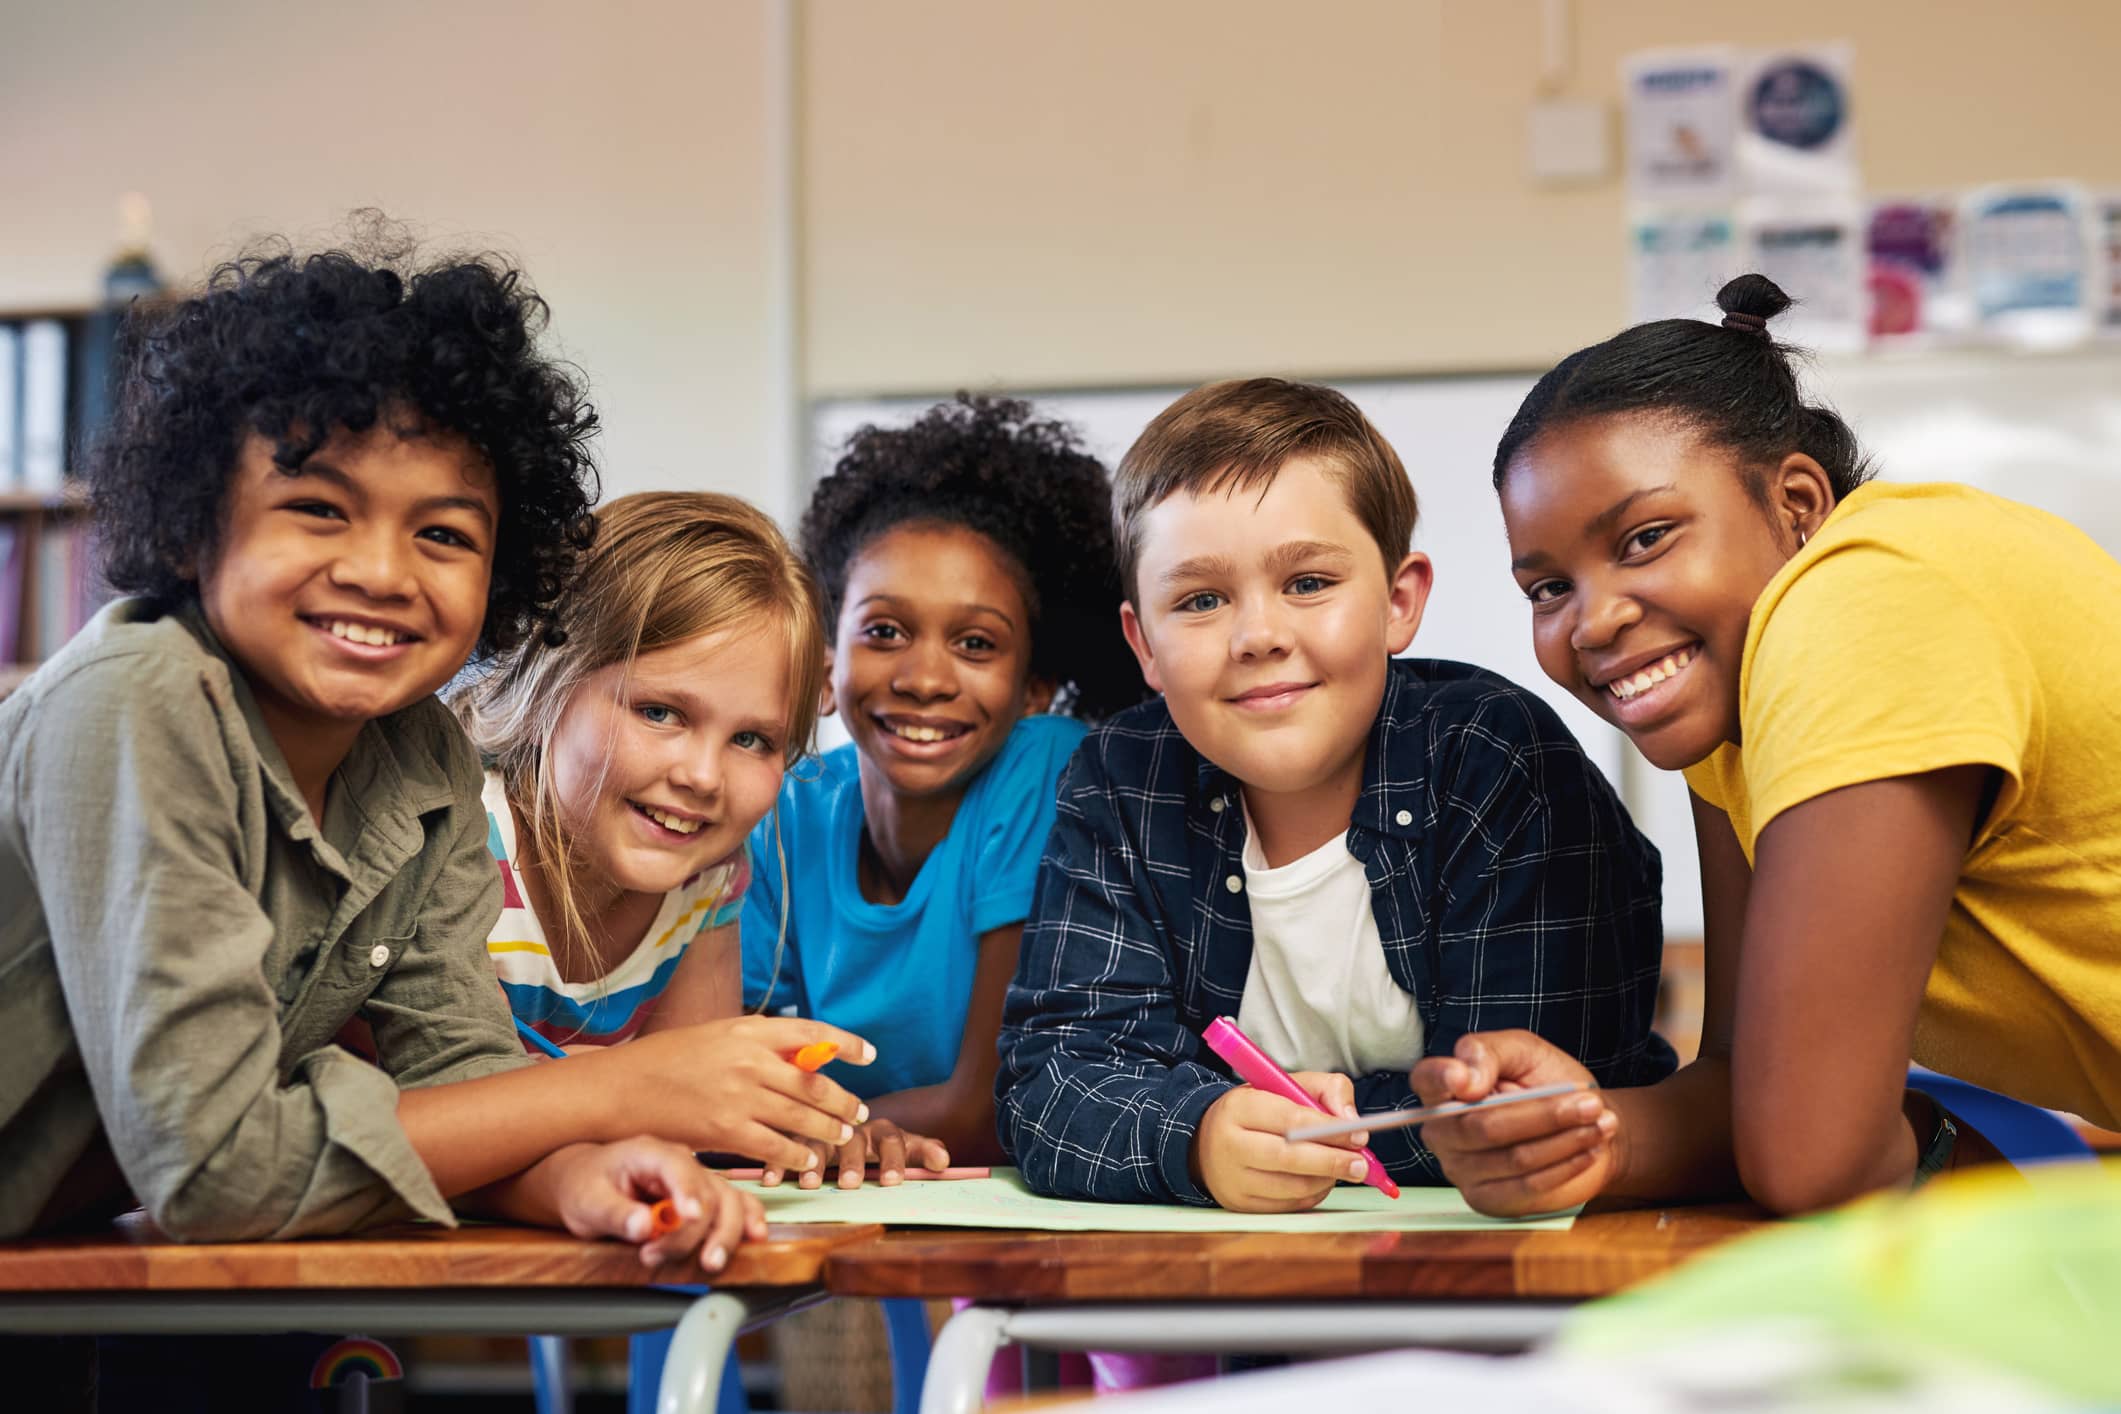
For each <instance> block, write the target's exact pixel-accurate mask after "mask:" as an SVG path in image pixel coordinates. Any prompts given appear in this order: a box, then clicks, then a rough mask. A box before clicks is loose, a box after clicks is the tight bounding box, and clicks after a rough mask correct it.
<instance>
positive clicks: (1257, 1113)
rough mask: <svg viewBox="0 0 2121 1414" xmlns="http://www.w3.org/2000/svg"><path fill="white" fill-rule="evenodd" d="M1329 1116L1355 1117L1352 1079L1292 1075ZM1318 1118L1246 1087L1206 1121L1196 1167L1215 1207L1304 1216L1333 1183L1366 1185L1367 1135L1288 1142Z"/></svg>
mask: <svg viewBox="0 0 2121 1414" xmlns="http://www.w3.org/2000/svg"><path fill="white" fill-rule="evenodd" d="M1289 1078H1290V1079H1291V1080H1294V1081H1295V1082H1296V1083H1297V1084H1298V1085H1300V1086H1301V1087H1303V1090H1304V1093H1305V1094H1307V1095H1309V1096H1310V1097H1311V1098H1312V1099H1314V1100H1316V1101H1318V1103H1319V1104H1321V1105H1323V1106H1325V1109H1326V1113H1328V1114H1331V1115H1341V1116H1350V1117H1352V1116H1353V1115H1354V1113H1355V1083H1354V1082H1353V1081H1351V1080H1349V1079H1348V1077H1347V1076H1345V1075H1333V1074H1328V1073H1324V1072H1320V1071H1315V1070H1299V1071H1297V1072H1296V1073H1295V1074H1293V1075H1291V1076H1290V1077H1289ZM1317 1119H1318V1114H1317V1112H1316V1111H1315V1110H1307V1109H1305V1108H1304V1107H1303V1106H1302V1105H1299V1104H1297V1103H1296V1102H1295V1101H1294V1100H1284V1099H1283V1098H1282V1097H1281V1096H1279V1095H1270V1094H1268V1093H1267V1092H1266V1091H1264V1090H1255V1089H1253V1088H1252V1087H1251V1086H1249V1085H1240V1086H1238V1087H1237V1088H1236V1089H1234V1090H1231V1091H1229V1092H1228V1093H1227V1094H1225V1095H1224V1096H1223V1097H1222V1098H1221V1099H1219V1100H1217V1101H1216V1102H1215V1103H1214V1104H1212V1105H1210V1106H1208V1112H1207V1113H1206V1114H1204V1115H1202V1116H1201V1120H1200V1132H1199V1133H1198V1134H1196V1135H1194V1136H1193V1160H1194V1167H1195V1168H1197V1169H1198V1170H1199V1171H1200V1181H1201V1185H1202V1186H1203V1187H1204V1188H1206V1189H1207V1190H1208V1192H1209V1193H1210V1194H1211V1195H1212V1196H1213V1197H1214V1199H1215V1201H1216V1202H1218V1203H1220V1204H1222V1205H1223V1206H1224V1207H1225V1208H1228V1209H1230V1211H1232V1212H1235V1213H1300V1212H1302V1211H1304V1210H1305V1209H1307V1208H1315V1207H1317V1206H1318V1205H1319V1204H1320V1203H1322V1202H1324V1201H1325V1197H1326V1195H1327V1194H1328V1193H1331V1192H1332V1191H1333V1185H1334V1184H1336V1183H1340V1182H1342V1181H1347V1182H1350V1183H1359V1182H1361V1181H1362V1178H1363V1175H1364V1172H1365V1170H1366V1169H1367V1163H1366V1161H1365V1160H1364V1159H1363V1157H1362V1156H1361V1155H1360V1154H1359V1153H1353V1152H1350V1151H1352V1150H1359V1149H1361V1148H1362V1146H1363V1145H1365V1144H1367V1143H1369V1142H1370V1136H1369V1135H1367V1134H1343V1135H1339V1136H1337V1137H1335V1138H1332V1139H1319V1140H1313V1141H1307V1142H1305V1143H1301V1144H1292V1143H1290V1142H1289V1141H1288V1139H1286V1138H1285V1137H1283V1136H1285V1135H1286V1134H1287V1133H1288V1132H1289V1131H1290V1130H1292V1129H1294V1128H1296V1127H1297V1126H1298V1125H1301V1124H1304V1123H1306V1122H1315V1121H1316V1120H1317Z"/></svg>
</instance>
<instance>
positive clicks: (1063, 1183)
mask: <svg viewBox="0 0 2121 1414" xmlns="http://www.w3.org/2000/svg"><path fill="white" fill-rule="evenodd" d="M1178 740H1179V738H1178V737H1177V734H1176V732H1175V731H1172V730H1170V729H1169V728H1168V727H1166V728H1164V729H1163V730H1161V731H1158V730H1154V729H1149V730H1133V729H1130V728H1129V727H1128V726H1126V725H1125V724H1124V723H1123V722H1114V723H1108V724H1107V725H1106V726H1105V727H1104V728H1102V729H1101V730H1099V731H1098V732H1096V733H1094V734H1093V735H1092V736H1091V737H1090V738H1089V740H1087V741H1086V742H1084V744H1083V746H1082V749H1081V750H1079V751H1078V752H1077V753H1076V755H1075V759H1074V761H1073V762H1072V763H1071V764H1070V765H1069V767H1068V771H1067V774H1066V775H1064V776H1063V777H1062V778H1061V784H1060V801H1059V810H1058V813H1057V816H1056V818H1055V821H1054V827H1053V833H1052V834H1051V835H1050V836H1049V837H1048V839H1047V843H1046V852H1045V857H1044V859H1043V861H1042V862H1041V864H1040V866H1039V874H1038V892H1037V899H1036V902H1035V904H1034V907H1033V910H1032V916H1031V919H1030V921H1029V922H1027V923H1026V924H1025V927H1024V939H1023V950H1022V954H1021V956H1020V957H1019V960H1018V964H1017V972H1016V978H1015V981H1014V982H1013V983H1012V984H1011V985H1010V988H1009V993H1008V999H1007V1002H1006V1004H1005V1007H1004V1011H1003V1016H1002V1031H1001V1039H1000V1048H1001V1068H1000V1071H999V1073H998V1074H997V1076H996V1081H995V1091H996V1095H995V1112H996V1119H997V1123H998V1124H999V1126H1000V1130H1001V1139H1002V1144H1003V1146H1004V1147H1005V1148H1006V1149H1008V1151H1009V1152H1010V1154H1011V1155H1013V1156H1014V1158H1015V1160H1016V1163H1017V1167H1018V1168H1019V1169H1020V1170H1021V1171H1022V1173H1023V1176H1024V1181H1025V1182H1026V1183H1028V1184H1030V1185H1031V1187H1032V1188H1034V1189H1036V1190H1037V1191H1039V1192H1041V1193H1048V1194H1053V1195H1055V1196H1059V1197H1067V1198H1096V1199H1104V1200H1109V1201H1119V1202H1165V1203H1168V1202H1174V1201H1175V1202H1185V1203H1211V1202H1212V1201H1213V1199H1211V1198H1210V1197H1209V1195H1208V1193H1207V1191H1206V1190H1205V1189H1204V1188H1202V1187H1201V1186H1200V1184H1199V1183H1198V1182H1196V1181H1195V1180H1194V1178H1193V1176H1192V1173H1191V1164H1190V1160H1191V1151H1192V1146H1193V1135H1194V1133H1195V1131H1196V1130H1197V1129H1198V1128H1199V1125H1200V1119H1201V1115H1202V1114H1203V1113H1204V1112H1205V1111H1206V1110H1207V1108H1208V1106H1209V1105H1210V1104H1212V1103H1213V1102H1214V1101H1215V1100H1216V1098H1217V1097H1219V1096H1220V1095H1221V1094H1222V1093H1223V1092H1224V1091H1226V1090H1228V1089H1230V1088H1231V1082H1230V1081H1229V1080H1228V1079H1226V1078H1224V1077H1223V1076H1221V1075H1219V1074H1217V1073H1216V1072H1215V1071H1213V1070H1211V1069H1209V1068H1208V1067H1207V1066H1205V1065H1202V1064H1201V1063H1199V1062H1198V1061H1196V1060H1193V1059H1191V1057H1192V1056H1193V1055H1194V1054H1195V1050H1194V1041H1193V1037H1192V1034H1191V1033H1190V1032H1189V1031H1188V1030H1187V1029H1186V1028H1185V1026H1184V1024H1183V1022H1182V1020H1181V1017H1180V1007H1179V997H1180V994H1181V991H1182V989H1183V979H1184V975H1185V973H1186V971H1187V969H1188V968H1189V966H1190V960H1189V954H1188V952H1187V944H1186V942H1185V938H1186V934H1185V932H1184V916H1185V915H1184V910H1185V909H1186V907H1187V905H1186V902H1185V900H1186V897H1187V892H1188V874H1187V870H1186V866H1185V860H1186V848H1185V836H1184V830H1185V824H1184V815H1185V807H1184V799H1183V796H1182V794H1181V793H1180V791H1181V789H1182V787H1180V786H1179V784H1178V779H1179V778H1178V774H1177V772H1176V771H1174V770H1173V769H1172V767H1173V766H1174V762H1173V760H1171V759H1170V758H1168V757H1167V756H1166V753H1168V752H1171V751H1173V750H1174V749H1175V744H1176V743H1177V742H1178ZM1179 754H1181V755H1183V753H1179ZM1152 830H1156V831H1161V832H1162V833H1161V835H1160V836H1159V840H1158V842H1159V844H1160V845H1161V846H1162V848H1161V850H1160V851H1157V850H1152V849H1151V848H1150V846H1149V841H1148V838H1147V836H1148V835H1149V833H1150V832H1151V831H1152ZM1152 858H1154V859H1158V860H1174V861H1176V863H1175V865H1172V866H1171V867H1169V868H1160V867H1159V866H1152V865H1151V864H1150V863H1149V862H1148V861H1149V860H1150V859H1152ZM1160 873H1161V874H1168V875H1170V877H1169V878H1168V879H1165V880H1164V881H1163V882H1164V884H1165V886H1166V888H1167V889H1168V890H1169V893H1168V894H1166V892H1165V891H1164V890H1160V889H1159V888H1158V886H1157V878H1156V877H1155V876H1156V875H1157V874H1160ZM1174 908H1175V909H1176V910H1178V916H1176V917H1174V916H1172V913H1173V910H1174Z"/></svg>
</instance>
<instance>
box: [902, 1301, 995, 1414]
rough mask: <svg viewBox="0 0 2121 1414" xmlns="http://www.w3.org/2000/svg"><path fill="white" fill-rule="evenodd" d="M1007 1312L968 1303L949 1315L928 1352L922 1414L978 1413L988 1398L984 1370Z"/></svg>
mask: <svg viewBox="0 0 2121 1414" xmlns="http://www.w3.org/2000/svg"><path fill="white" fill-rule="evenodd" d="M1008 1327H1009V1313H1008V1312H1007V1311H996V1310H993V1309H991V1308H989V1307H986V1306H967V1307H966V1308H965V1309H964V1310H962V1311H960V1312H958V1313H957V1314H956V1315H955V1316H952V1317H951V1318H950V1320H949V1322H948V1323H947V1324H946V1325H944V1327H943V1329H942V1333H941V1334H940V1335H938V1336H936V1338H935V1348H934V1349H933V1350H931V1351H929V1352H928V1383H927V1384H926V1386H924V1387H923V1388H922V1390H921V1414H978V1410H979V1407H980V1405H981V1404H982V1403H983V1402H984V1401H985V1399H986V1397H987V1370H988V1368H989V1367H990V1366H992V1365H993V1364H994V1352H995V1351H997V1350H999V1349H1001V1348H1002V1345H1003V1343H1004V1337H1005V1332H1006V1331H1007V1330H1008Z"/></svg>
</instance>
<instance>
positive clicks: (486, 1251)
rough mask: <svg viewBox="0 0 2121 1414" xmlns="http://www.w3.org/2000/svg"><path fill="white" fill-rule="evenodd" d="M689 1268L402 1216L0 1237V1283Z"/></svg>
mask: <svg viewBox="0 0 2121 1414" xmlns="http://www.w3.org/2000/svg"><path fill="white" fill-rule="evenodd" d="M882 1232H883V1229H882V1228H880V1227H877V1226H875V1225H873V1224H860V1225H856V1224H826V1223H806V1224H789V1225H783V1226H777V1227H773V1228H771V1229H769V1230H768V1236H767V1240H766V1241H764V1242H747V1243H745V1244H744V1245H743V1246H741V1247H739V1248H738V1249H737V1250H736V1252H735V1254H734V1255H733V1256H731V1258H730V1259H729V1265H728V1266H727V1267H726V1268H724V1269H723V1270H722V1271H721V1272H720V1273H718V1274H717V1275H716V1276H714V1277H713V1278H712V1282H713V1284H714V1285H716V1286H801V1285H805V1284H808V1283H810V1282H814V1281H816V1280H817V1279H818V1275H819V1273H820V1271H821V1270H822V1269H823V1267H824V1264H825V1259H826V1257H827V1256H828V1255H829V1254H830V1253H831V1252H832V1250H833V1249H834V1248H837V1247H841V1246H845V1245H847V1244H850V1243H861V1242H870V1241H874V1240H876V1239H877V1238H878V1237H879V1236H880V1235H881V1234H882ZM708 1280H709V1278H708V1277H707V1275H706V1274H705V1273H704V1272H702V1271H701V1270H700V1268H699V1267H698V1266H697V1265H679V1264H671V1265H666V1266H663V1267H644V1266H642V1265H641V1262H640V1257H639V1255H638V1253H637V1251H636V1249H635V1248H633V1247H631V1246H628V1245H626V1244H624V1243H620V1242H590V1241H584V1240H583V1239H581V1238H576V1237H570V1236H568V1235H567V1234H566V1233H564V1232H550V1231H546V1230H543V1229H538V1228H519V1227H498V1226H480V1225H467V1226H464V1227H460V1228H458V1229H456V1230H455V1231H450V1230H448V1229H445V1228H439V1227H426V1226H422V1225H418V1224H407V1225H405V1226H401V1227H391V1228H382V1229H379V1230H377V1231H375V1232H370V1233H363V1234H361V1235H360V1236H358V1237H338V1238H311V1239H305V1240H300V1241H292V1242H230V1243H182V1242H172V1241H170V1240H169V1239H168V1238H167V1237H164V1236H163V1235H162V1234H161V1233H159V1232H157V1231H156V1230H155V1229H154V1227H153V1226H151V1225H150V1224H149V1223H147V1222H146V1221H145V1220H144V1219H143V1218H141V1217H140V1216H139V1215H138V1214H134V1215H132V1216H129V1217H126V1218H121V1219H119V1220H118V1222H117V1223H115V1224H114V1225H113V1226H112V1227H111V1229H110V1230H109V1231H107V1232H99V1233H95V1234H93V1235H84V1236H68V1237H51V1238H38V1239H31V1240H28V1241H22V1242H10V1243H6V1244H4V1245H0V1291H257V1290H273V1289H281V1288H290V1287H306V1288H312V1289H316V1288H329V1289H343V1290H352V1289H398V1288H407V1287H468V1286H480V1287H521V1286H650V1285H656V1284H660V1283H667V1284H684V1285H701V1284H705V1283H707V1282H708Z"/></svg>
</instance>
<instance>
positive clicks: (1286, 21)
mask: <svg viewBox="0 0 2121 1414" xmlns="http://www.w3.org/2000/svg"><path fill="white" fill-rule="evenodd" d="M1562 8H1564V9H1565V10H1567V11H1568V12H1569V13H1571V14H1572V15H1573V16H1574V26H1575V35H1576V44H1575V46H1574V68H1573V74H1572V77H1571V79H1570V80H1569V82H1568V83H1567V84H1566V85H1565V87H1564V89H1563V91H1564V92H1566V93H1568V94H1570V95H1573V96H1580V97H1598V98H1604V99H1607V100H1615V99H1617V96H1618V92H1619V80H1618V66H1619V62H1620V60H1621V58H1622V56H1623V55H1625V54H1628V53H1631V52H1634V51H1636V50H1641V49H1646V48H1652V47H1658V46H1668V45H1679V44H1697V43H1704V42H1732V43H1739V44H1777V43H1792V42H1802V41H1811V40H1830V39H1846V40H1850V41H1852V42H1853V43H1854V45H1855V58H1856V70H1855V90H1854V91H1855V99H1856V103H1857V108H1856V122H1857V124H1858V127H1859V135H1858V141H1859V146H1860V150H1861V158H1862V162H1863V166H1864V171H1865V174H1866V178H1867V180H1868V182H1869V183H1870V184H1871V186H1872V187H1873V188H1874V189H1877V190H1888V189H1920V188H1925V187H1932V186H1956V185H1962V184H1971V183H1975V182H1980V181H1988V180H1996V179H2013V178H2017V179H2023V178H2044V177H2058V176H2074V177H2082V178H2085V179H2088V180H2092V181H2096V182H2107V183H2121V146H2117V145H2116V144H2115V143H2114V142H2113V141H2112V134H2113V132H2114V131H2115V130H2116V128H2117V127H2121V87H2117V86H2116V85H2115V84H2113V82H2112V81H2111V74H2110V71H2111V68H2112V63H2113V57H2114V55H2115V54H2116V53H2117V52H2121V5H2115V4H2110V3H2106V0H2015V3H2012V4H2008V5H2003V4H1996V3H1992V0H1863V3H1860V4H1850V3H1848V0H1776V3H1774V4H1759V3H1757V2H1756V0H1747V2H1746V3H1734V0H1573V2H1572V3H1570V4H1567V5H1565V6H1563V7H1562ZM1543 9H1544V5H1543V3H1542V0H1326V3H1320V4H1316V5H1309V6H1300V7H1292V6H1290V5H1288V4H1286V3H1284V2H1283V0H1158V3H1155V4H1142V3H1140V2H1139V0H1071V3H1069V4H1066V5H1060V4H1039V5H997V4H993V3H991V0H892V3H889V4H878V5H862V4H837V3H816V4H812V5H811V6H809V7H808V10H807V12H806V18H805V29H806V41H805V46H804V53H805V75H804V82H805V90H806V99H805V141H804V148H803V152H804V169H805V178H804V187H803V192H804V204H805V209H806V215H807V220H806V228H805V241H804V264H805V271H806V276H805V302H806V307H807V322H806V338H805V342H806V346H807V362H806V367H807V377H808V383H809V386H810V390H811V392H812V393H813V394H815V395H843V396H855V395H863V394H871V393H878V392H891V391H924V390H928V389H935V388H950V387H957V386H973V387H979V386H983V385H987V384H991V383H995V382H1003V383H1008V384H1013V385H1016V386H1022V387H1066V386H1083V385H1105V386H1110V385H1116V384H1126V383H1137V382H1139V383H1189V382H1194V381H1198V380H1199V379H1201V378H1203V377H1206V376H1210V375H1218V374H1226V373H1232V372H1240V371H1241V372H1264V371H1279V372H1298V373H1310V374H1314V375H1335V374H1338V375H1358V374H1400V373H1417V372H1423V371H1430V370H1452V371H1469V370H1485V369H1523V368H1530V367H1533V366H1535V365H1538V364H1540V363H1542V362H1543V361H1550V360H1551V359H1552V358H1553V357H1554V356H1555V355H1556V354H1558V353H1559V352H1561V351H1564V350H1566V349H1569V348H1573V347H1576V346H1578V345H1580V344H1583V343H1587V342H1590V341H1591V340H1593V339H1596V338H1599V337H1603V336H1604V335H1605V334H1607V333H1609V332H1611V330H1612V329H1613V328H1614V327H1615V326H1616V325H1618V324H1619V323H1621V322H1623V321H1624V319H1625V316H1626V309H1627V293H1626V279H1627V273H1626V266H1625V263H1624V260H1623V256H1624V247H1623V244H1622V235H1621V230H1622V188H1621V183H1620V181H1619V180H1618V179H1617V177H1616V178H1615V179H1614V180H1612V181H1608V182H1605V183H1603V184H1600V185H1597V186H1595V187H1590V188H1585V189H1574V190H1570V189H1560V190H1553V189H1539V188H1535V187H1533V186H1532V185H1531V184H1530V183H1529V182H1528V181H1527V179H1526V178H1525V176H1524V175H1523V173H1524V158H1523V155H1522V152H1523V124H1524V120H1525V114H1526V110H1527V107H1528V105H1529V103H1530V102H1531V100H1532V98H1533V96H1534V93H1535V80H1536V76H1537V73H1538V68H1539V56H1540V40H1541V13H1542V10H1543Z"/></svg>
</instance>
